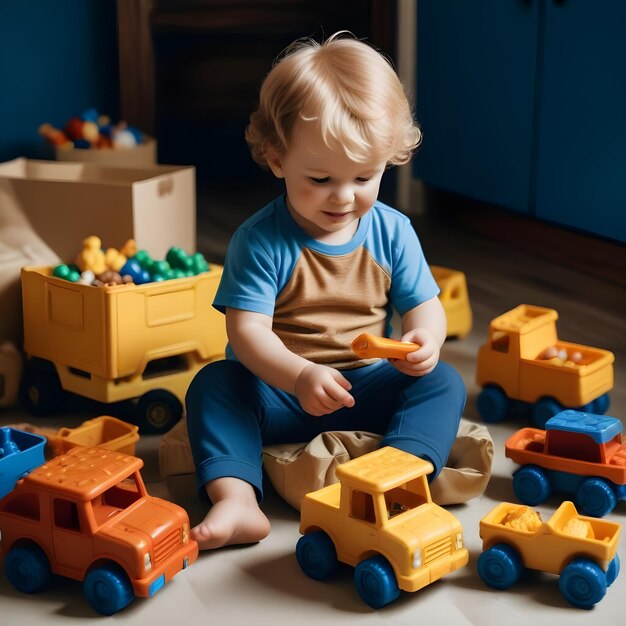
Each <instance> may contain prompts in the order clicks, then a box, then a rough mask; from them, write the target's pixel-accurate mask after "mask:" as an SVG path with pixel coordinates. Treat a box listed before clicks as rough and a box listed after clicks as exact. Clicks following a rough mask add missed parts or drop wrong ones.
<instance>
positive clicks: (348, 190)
mask: <svg viewBox="0 0 626 626" xmlns="http://www.w3.org/2000/svg"><path fill="white" fill-rule="evenodd" d="M332 199H333V201H334V202H335V203H336V204H349V203H350V202H354V191H353V189H352V186H351V185H339V186H338V187H336V188H335V189H334V190H333V196H332Z"/></svg>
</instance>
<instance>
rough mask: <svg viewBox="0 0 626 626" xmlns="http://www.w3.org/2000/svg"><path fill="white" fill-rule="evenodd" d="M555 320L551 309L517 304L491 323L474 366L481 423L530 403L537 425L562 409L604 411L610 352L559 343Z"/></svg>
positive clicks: (609, 379) (610, 372)
mask: <svg viewBox="0 0 626 626" xmlns="http://www.w3.org/2000/svg"><path fill="white" fill-rule="evenodd" d="M557 319H558V313H557V312H556V311H555V310H554V309H548V308H544V307H539V306H531V305H528V304H521V305H519V306H517V307H515V308H514V309H512V310H511V311H508V312H507V313H504V314H503V315H500V316H498V317H496V318H495V319H493V320H492V321H491V324H490V327H489V337H488V339H487V342H486V343H485V344H484V345H482V346H481V348H480V350H479V351H478V362H477V367H476V382H477V383H478V385H479V386H480V387H482V391H481V392H480V394H479V396H478V412H479V414H480V416H481V417H482V419H483V420H484V421H485V422H500V421H502V420H503V419H505V417H506V416H507V415H508V414H509V412H511V411H512V410H519V409H522V410H525V409H527V408H528V407H529V405H530V407H531V410H532V416H533V420H534V423H535V424H536V426H537V428H545V424H546V421H547V420H548V419H549V418H551V417H552V416H553V415H556V414H557V413H560V412H561V411H562V410H563V409H575V410H578V411H582V412H584V413H595V414H599V415H601V414H604V413H605V412H606V411H607V409H608V408H609V402H610V401H609V395H608V392H609V391H610V390H611V389H612V388H613V361H614V356H613V353H612V352H609V351H608V350H601V349H599V348H590V347H588V346H583V345H580V344H575V343H570V342H565V341H561V340H560V339H558V337H557V332H556V320H557Z"/></svg>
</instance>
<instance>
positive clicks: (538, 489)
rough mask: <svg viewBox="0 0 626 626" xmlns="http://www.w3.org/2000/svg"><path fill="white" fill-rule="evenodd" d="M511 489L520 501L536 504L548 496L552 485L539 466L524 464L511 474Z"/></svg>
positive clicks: (531, 504)
mask: <svg viewBox="0 0 626 626" xmlns="http://www.w3.org/2000/svg"><path fill="white" fill-rule="evenodd" d="M513 491H514V492H515V495H516V496H517V499H518V500H519V501H520V502H523V503H524V504H528V505H529V506H536V505H537V504H541V503H542V502H545V501H546V500H547V499H548V498H549V497H550V494H551V493H552V486H551V485H550V481H549V480H548V477H547V476H546V473H545V472H544V471H543V470H542V469H541V468H540V467H539V466H537V465H524V467H520V469H518V470H517V471H516V472H515V473H514V474H513Z"/></svg>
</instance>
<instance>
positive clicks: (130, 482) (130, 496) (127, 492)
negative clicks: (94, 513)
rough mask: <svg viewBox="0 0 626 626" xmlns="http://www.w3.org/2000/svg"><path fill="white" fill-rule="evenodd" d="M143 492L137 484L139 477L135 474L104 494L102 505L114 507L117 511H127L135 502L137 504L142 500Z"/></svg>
mask: <svg viewBox="0 0 626 626" xmlns="http://www.w3.org/2000/svg"><path fill="white" fill-rule="evenodd" d="M141 495H142V494H141V490H140V489H139V485H138V483H137V477H136V476H135V475H134V474H133V475H132V476H129V477H128V478H125V479H124V480H123V481H122V482H120V483H117V485H114V486H113V487H111V488H110V489H107V490H106V491H105V492H104V493H103V494H102V503H103V504H104V505H105V506H110V507H114V508H116V509H120V510H121V509H126V508H127V507H129V506H130V505H131V504H132V503H133V502H137V500H139V499H140V498H141Z"/></svg>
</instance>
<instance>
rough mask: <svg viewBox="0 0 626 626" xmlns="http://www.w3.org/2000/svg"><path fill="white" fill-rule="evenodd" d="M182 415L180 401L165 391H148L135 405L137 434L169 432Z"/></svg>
mask: <svg viewBox="0 0 626 626" xmlns="http://www.w3.org/2000/svg"><path fill="white" fill-rule="evenodd" d="M182 415H183V405H182V404H181V403H180V400H179V399H178V398H177V397H176V396H175V395H174V394H172V393H170V392H169V391H165V389H154V390H152V391H148V393H145V394H144V395H143V396H141V398H139V402H138V403H137V407H136V408H135V416H136V421H137V425H138V426H139V432H140V433H143V434H162V433H166V432H167V431H168V430H170V429H171V428H172V427H173V426H174V424H176V423H177V422H178V421H179V420H180V418H181V417H182Z"/></svg>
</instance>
